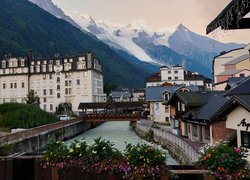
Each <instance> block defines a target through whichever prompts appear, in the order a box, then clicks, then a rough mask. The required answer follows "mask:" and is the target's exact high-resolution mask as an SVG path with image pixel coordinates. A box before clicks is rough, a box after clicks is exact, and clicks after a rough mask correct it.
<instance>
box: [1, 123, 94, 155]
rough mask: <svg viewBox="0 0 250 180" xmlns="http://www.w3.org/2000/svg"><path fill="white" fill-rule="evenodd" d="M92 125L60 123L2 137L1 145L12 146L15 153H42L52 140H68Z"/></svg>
mask: <svg viewBox="0 0 250 180" xmlns="http://www.w3.org/2000/svg"><path fill="white" fill-rule="evenodd" d="M90 127H91V126H90V123H89V122H85V121H83V120H82V119H74V120H68V121H63V122H62V121H60V122H57V123H53V124H49V125H44V126H40V127H37V128H32V129H29V130H26V131H22V132H17V133H13V134H9V135H6V136H3V137H0V143H2V144H12V145H13V153H15V152H19V153H20V152H26V153H40V152H41V151H42V150H43V149H44V148H45V145H46V144H47V143H48V141H49V139H50V138H56V139H57V140H67V139H70V138H72V137H74V136H76V135H78V134H81V133H83V132H84V131H86V130H88V129H90Z"/></svg>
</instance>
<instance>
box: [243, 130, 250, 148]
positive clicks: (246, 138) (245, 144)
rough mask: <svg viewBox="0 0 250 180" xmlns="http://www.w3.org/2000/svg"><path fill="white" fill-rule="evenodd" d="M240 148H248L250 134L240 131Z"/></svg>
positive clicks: (249, 146)
mask: <svg viewBox="0 0 250 180" xmlns="http://www.w3.org/2000/svg"><path fill="white" fill-rule="evenodd" d="M241 146H242V147H245V148H248V149H249V148H250V132H247V131H241Z"/></svg>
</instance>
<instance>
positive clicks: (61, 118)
mask: <svg viewBox="0 0 250 180" xmlns="http://www.w3.org/2000/svg"><path fill="white" fill-rule="evenodd" d="M58 118H59V120H61V121H65V120H70V119H71V117H70V116H69V115H66V114H62V115H58Z"/></svg>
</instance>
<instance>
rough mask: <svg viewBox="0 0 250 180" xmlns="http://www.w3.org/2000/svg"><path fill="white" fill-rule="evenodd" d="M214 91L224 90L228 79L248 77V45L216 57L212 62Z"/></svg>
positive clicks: (249, 46)
mask: <svg viewBox="0 0 250 180" xmlns="http://www.w3.org/2000/svg"><path fill="white" fill-rule="evenodd" d="M213 75H214V86H215V87H214V89H215V90H224V89H225V88H226V85H227V83H228V79H229V78H232V77H247V76H249V75H250V44H248V45H246V46H245V47H244V48H239V49H233V50H231V51H229V52H223V53H221V54H220V55H219V56H216V57H215V58H214V61H213Z"/></svg>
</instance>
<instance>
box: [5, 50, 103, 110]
mask: <svg viewBox="0 0 250 180" xmlns="http://www.w3.org/2000/svg"><path fill="white" fill-rule="evenodd" d="M31 90H33V91H34V92H35V93H36V94H37V95H38V96H39V98H40V107H41V108H42V109H44V110H46V111H48V112H55V111H56V107H58V105H59V104H60V103H66V104H68V105H69V106H70V107H71V109H72V111H78V106H79V103H81V102H103V101H105V98H106V96H105V95H104V94H103V74H102V69H101V65H100V64H99V62H98V60H97V59H96V58H95V57H94V56H93V54H92V53H87V54H86V55H80V56H75V57H63V58H59V57H54V58H47V59H34V58H33V57H32V55H31V54H30V55H29V56H28V57H26V58H22V57H21V58H16V57H15V58H5V59H4V60H2V61H1V63H0V103H4V102H19V103H24V102H25V98H26V97H27V94H28V92H29V91H31Z"/></svg>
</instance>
